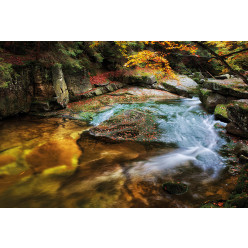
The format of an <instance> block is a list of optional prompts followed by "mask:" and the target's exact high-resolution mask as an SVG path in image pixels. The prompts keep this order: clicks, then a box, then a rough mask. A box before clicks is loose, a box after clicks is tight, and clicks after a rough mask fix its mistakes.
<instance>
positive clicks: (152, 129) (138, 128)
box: [89, 110, 159, 142]
mask: <svg viewBox="0 0 248 248" xmlns="http://www.w3.org/2000/svg"><path fill="white" fill-rule="evenodd" d="M89 134H90V135H92V136H94V137H98V138H99V139H102V140H105V139H106V138H107V139H110V140H113V141H141V142H143V141H156V140H157V137H158V136H159V133H158V131H157V124H156V122H155V120H154V118H153V116H152V115H151V113H148V112H144V111H141V110H126V111H124V112H122V113H120V114H118V115H115V116H112V117H111V118H110V119H109V120H106V121H104V122H102V123H101V124H100V125H98V126H96V127H93V128H91V129H90V130H89Z"/></svg>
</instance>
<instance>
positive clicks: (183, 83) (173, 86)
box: [162, 75, 198, 97]
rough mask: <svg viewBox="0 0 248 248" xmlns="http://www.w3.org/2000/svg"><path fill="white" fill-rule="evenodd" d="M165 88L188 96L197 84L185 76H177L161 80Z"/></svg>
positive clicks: (194, 90)
mask: <svg viewBox="0 0 248 248" xmlns="http://www.w3.org/2000/svg"><path fill="white" fill-rule="evenodd" d="M162 85H163V86H164V88H165V89H166V90H168V91H169V92H171V93H175V94H178V95H181V96H185V97H190V96H192V95H193V94H194V93H195V92H196V91H197V89H198V84H197V83H196V82H195V81H194V80H192V79H191V78H189V77H187V76H181V75H180V76H178V80H166V81H163V82H162Z"/></svg>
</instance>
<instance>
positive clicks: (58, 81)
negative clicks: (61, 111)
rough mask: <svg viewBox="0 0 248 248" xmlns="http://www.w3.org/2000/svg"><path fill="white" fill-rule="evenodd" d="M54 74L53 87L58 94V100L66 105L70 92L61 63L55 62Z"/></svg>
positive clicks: (62, 104)
mask: <svg viewBox="0 0 248 248" xmlns="http://www.w3.org/2000/svg"><path fill="white" fill-rule="evenodd" d="M52 74H53V87H54V91H55V94H56V98H57V102H58V103H59V104H60V105H61V106H62V107H66V105H67V104H68V102H69V92H68V89H67V85H66V83H65V79H64V75H63V71H62V68H61V65H59V64H55V65H54V66H53V67H52Z"/></svg>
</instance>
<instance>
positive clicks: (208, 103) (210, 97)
mask: <svg viewBox="0 0 248 248" xmlns="http://www.w3.org/2000/svg"><path fill="white" fill-rule="evenodd" d="M199 97H200V100H201V102H202V104H203V106H204V107H205V109H206V110H207V111H208V112H211V113H213V112H214V110H215V107H216V106H217V105H218V104H225V103H227V100H228V99H227V98H226V97H225V96H223V95H220V94H218V93H215V92H213V91H211V90H207V89H200V91H199Z"/></svg>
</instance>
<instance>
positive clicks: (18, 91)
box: [0, 67, 33, 119]
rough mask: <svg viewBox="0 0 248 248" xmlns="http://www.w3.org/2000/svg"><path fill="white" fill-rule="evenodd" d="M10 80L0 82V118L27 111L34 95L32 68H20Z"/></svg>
mask: <svg viewBox="0 0 248 248" xmlns="http://www.w3.org/2000/svg"><path fill="white" fill-rule="evenodd" d="M16 72H17V73H16V75H13V76H12V78H11V79H10V81H9V82H0V119H1V118H4V117H7V116H12V115H16V114H19V113H27V112H29V110H30V106H31V100H32V96H33V85H32V81H31V78H32V76H31V68H28V67H27V68H19V70H17V71H16Z"/></svg>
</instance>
